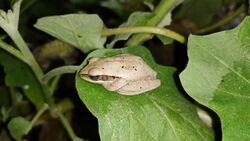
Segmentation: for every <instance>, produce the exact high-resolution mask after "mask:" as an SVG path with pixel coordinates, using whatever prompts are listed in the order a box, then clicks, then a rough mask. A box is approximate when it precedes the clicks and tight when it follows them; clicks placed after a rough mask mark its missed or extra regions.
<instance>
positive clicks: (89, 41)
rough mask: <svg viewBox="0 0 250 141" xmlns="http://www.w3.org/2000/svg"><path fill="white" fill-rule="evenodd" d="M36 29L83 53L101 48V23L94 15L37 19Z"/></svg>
mask: <svg viewBox="0 0 250 141" xmlns="http://www.w3.org/2000/svg"><path fill="white" fill-rule="evenodd" d="M34 26H35V27H36V28H38V29H40V30H42V31H44V32H46V33H48V34H50V35H52V36H54V37H56V38H58V39H60V40H62V41H65V42H67V43H69V44H71V45H73V46H74V47H76V48H78V49H80V50H81V51H83V52H84V53H87V52H89V51H91V50H94V49H98V48H103V44H104V42H105V40H106V39H105V38H102V37H101V31H102V29H103V22H102V20H101V19H100V18H99V16H98V15H95V14H68V15H61V16H49V17H43V18H40V19H38V21H37V23H36V24H35V25H34Z"/></svg>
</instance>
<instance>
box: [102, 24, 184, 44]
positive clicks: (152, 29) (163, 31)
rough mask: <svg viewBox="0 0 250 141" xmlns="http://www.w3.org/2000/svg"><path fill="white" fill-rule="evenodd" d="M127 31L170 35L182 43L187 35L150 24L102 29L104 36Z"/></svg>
mask: <svg viewBox="0 0 250 141" xmlns="http://www.w3.org/2000/svg"><path fill="white" fill-rule="evenodd" d="M125 33H154V34H159V35H163V36H166V37H170V38H172V39H175V40H177V41H179V42H180V43H184V42H185V37H183V36H182V35H180V34H178V33H176V32H174V31H172V30H169V29H165V28H158V27H150V26H141V27H120V28H114V29H104V30H103V31H102V36H110V35H115V34H125Z"/></svg>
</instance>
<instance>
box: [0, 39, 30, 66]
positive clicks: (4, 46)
mask: <svg viewBox="0 0 250 141" xmlns="http://www.w3.org/2000/svg"><path fill="white" fill-rule="evenodd" d="M0 47H1V48H2V49H3V50H5V51H7V52H8V53H10V54H11V55H13V56H15V57H17V58H18V59H20V60H21V61H23V62H26V60H25V57H24V56H23V54H22V53H21V52H20V51H19V50H17V49H15V48H14V47H13V46H11V45H9V44H7V43H5V42H4V41H3V40H0ZM26 63H27V62H26Z"/></svg>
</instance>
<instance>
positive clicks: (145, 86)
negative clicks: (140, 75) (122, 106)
mask: <svg viewBox="0 0 250 141" xmlns="http://www.w3.org/2000/svg"><path fill="white" fill-rule="evenodd" d="M160 85H161V82H160V80H139V81H132V82H129V83H128V84H127V85H125V86H123V87H122V88H120V89H119V90H118V91H117V92H118V93H120V94H123V95H137V94H140V93H144V92H146V91H150V90H153V89H155V88H157V87H158V86H160Z"/></svg>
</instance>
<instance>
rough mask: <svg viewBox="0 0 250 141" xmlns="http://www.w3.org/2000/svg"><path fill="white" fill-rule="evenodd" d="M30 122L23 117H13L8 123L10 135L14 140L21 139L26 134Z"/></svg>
mask: <svg viewBox="0 0 250 141" xmlns="http://www.w3.org/2000/svg"><path fill="white" fill-rule="evenodd" d="M29 125H30V122H29V121H28V120H26V119H24V118H23V117H15V118H13V119H11V121H10V122H9V124H8V129H9V131H10V134H11V136H12V137H13V138H14V139H16V140H21V139H22V136H23V135H25V134H27V131H28V128H29Z"/></svg>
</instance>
